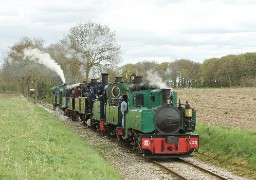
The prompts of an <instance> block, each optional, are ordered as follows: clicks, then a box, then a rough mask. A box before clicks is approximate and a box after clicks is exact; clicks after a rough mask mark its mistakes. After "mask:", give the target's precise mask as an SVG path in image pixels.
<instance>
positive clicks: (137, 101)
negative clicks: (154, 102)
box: [133, 94, 144, 107]
mask: <svg viewBox="0 0 256 180" xmlns="http://www.w3.org/2000/svg"><path fill="white" fill-rule="evenodd" d="M133 105H134V106H137V107H138V106H144V95H143V94H135V95H134V96H133Z"/></svg>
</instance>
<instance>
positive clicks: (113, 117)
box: [106, 105, 119, 124]
mask: <svg viewBox="0 0 256 180" xmlns="http://www.w3.org/2000/svg"><path fill="white" fill-rule="evenodd" d="M118 115H119V113H118V106H109V105H107V106H106V121H107V123H110V124H118V120H119V118H118Z"/></svg>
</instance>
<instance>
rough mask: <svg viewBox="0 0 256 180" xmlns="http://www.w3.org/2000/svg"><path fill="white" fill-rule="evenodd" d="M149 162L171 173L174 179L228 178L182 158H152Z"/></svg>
mask: <svg viewBox="0 0 256 180" xmlns="http://www.w3.org/2000/svg"><path fill="white" fill-rule="evenodd" d="M151 162H152V163H153V164H154V165H156V166H158V167H159V168H160V169H162V170H163V171H165V172H167V173H168V174H170V175H172V177H173V176H174V177H175V178H176V179H182V180H188V179H211V180H212V179H221V180H222V179H228V178H225V177H223V176H221V175H219V174H217V173H215V172H212V171H210V170H208V169H204V168H202V167H200V166H198V165H196V164H193V163H191V162H189V161H185V160H183V159H175V160H170V161H156V160H152V161H151ZM188 166H189V167H188ZM186 171H187V172H186Z"/></svg>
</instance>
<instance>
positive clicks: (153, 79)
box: [146, 70, 171, 89]
mask: <svg viewBox="0 0 256 180" xmlns="http://www.w3.org/2000/svg"><path fill="white" fill-rule="evenodd" d="M146 79H147V80H148V81H149V82H150V84H155V85H157V86H159V87H160V89H170V88H171V87H168V86H167V85H166V83H164V82H163V81H162V78H161V77H159V76H158V74H157V73H156V72H153V71H152V70H150V71H147V77H146Z"/></svg>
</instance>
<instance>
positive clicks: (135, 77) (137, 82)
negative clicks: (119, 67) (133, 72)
mask: <svg viewBox="0 0 256 180" xmlns="http://www.w3.org/2000/svg"><path fill="white" fill-rule="evenodd" d="M140 83H142V76H134V79H133V84H140Z"/></svg>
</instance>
